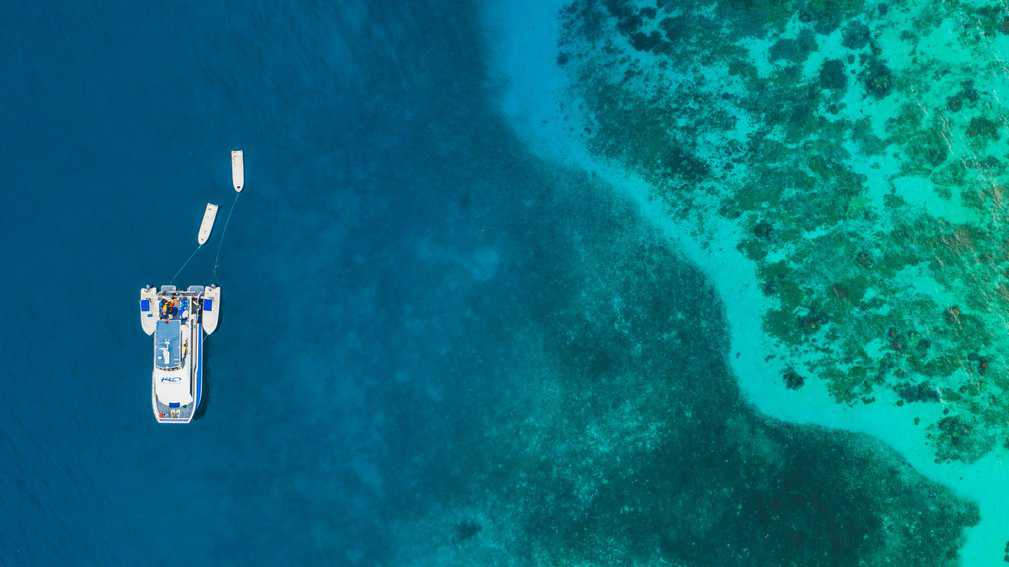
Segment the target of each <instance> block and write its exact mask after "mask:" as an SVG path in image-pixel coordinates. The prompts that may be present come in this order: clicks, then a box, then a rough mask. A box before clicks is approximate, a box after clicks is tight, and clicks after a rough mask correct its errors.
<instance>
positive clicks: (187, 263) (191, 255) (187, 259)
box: [168, 244, 202, 284]
mask: <svg viewBox="0 0 1009 567" xmlns="http://www.w3.org/2000/svg"><path fill="white" fill-rule="evenodd" d="M200 248H202V246H201V245H199V244H197V245H196V248H194V249H193V253H192V254H190V255H189V257H188V258H186V261H185V262H183V263H182V265H181V266H179V269H178V271H177V272H175V275H174V276H172V279H171V280H169V282H168V283H170V284H175V278H177V277H179V274H181V273H182V270H185V269H186V266H188V265H189V262H190V260H192V259H193V256H196V253H197V252H199V251H200Z"/></svg>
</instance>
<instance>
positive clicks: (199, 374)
mask: <svg viewBox="0 0 1009 567" xmlns="http://www.w3.org/2000/svg"><path fill="white" fill-rule="evenodd" d="M197 325H199V323H197ZM196 333H197V334H198V335H199V338H198V339H197V340H196V404H195V405H194V406H193V413H194V414H195V413H196V410H198V409H200V400H201V398H202V396H203V327H202V326H199V327H197V329H196Z"/></svg>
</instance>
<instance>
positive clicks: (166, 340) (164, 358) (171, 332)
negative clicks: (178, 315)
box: [154, 319, 182, 370]
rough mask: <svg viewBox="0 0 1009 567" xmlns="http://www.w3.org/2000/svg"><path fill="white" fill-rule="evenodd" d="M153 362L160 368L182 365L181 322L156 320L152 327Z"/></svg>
mask: <svg viewBox="0 0 1009 567" xmlns="http://www.w3.org/2000/svg"><path fill="white" fill-rule="evenodd" d="M154 364H155V366H157V367H158V368H160V369H161V370H170V369H173V368H179V367H180V366H182V322H181V321H179V320H178V319H172V320H169V321H166V320H160V321H158V325H157V327H155V329H154Z"/></svg>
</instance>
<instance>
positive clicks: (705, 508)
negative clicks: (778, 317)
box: [0, 1, 971, 565]
mask: <svg viewBox="0 0 1009 567" xmlns="http://www.w3.org/2000/svg"><path fill="white" fill-rule="evenodd" d="M478 19H479V16H478V14H477V11H476V8H475V7H473V6H468V5H466V4H464V3H456V2H447V3H438V2H434V1H432V2H409V3H403V2H336V3H308V2H305V3H298V4H297V6H291V5H288V4H275V3H270V2H243V3H238V2H235V3H227V4H224V3H200V4H199V5H197V4H195V3H193V4H181V3H178V4H170V5H165V6H161V7H151V6H143V7H140V6H137V5H135V4H131V3H125V2H124V3H119V4H114V3H102V4H97V5H83V4H76V3H75V4H69V3H68V4H67V5H64V6H45V5H41V4H34V3H17V4H14V5H11V6H7V9H6V11H5V13H4V17H3V18H0V63H2V66H0V68H2V69H3V71H4V75H5V81H4V86H3V90H2V91H0V131H2V132H3V133H4V136H3V137H2V138H0V171H2V172H3V176H2V179H0V194H2V196H3V200H4V205H5V208H4V217H3V222H0V254H2V260H3V265H4V271H3V277H2V278H0V293H2V295H3V297H5V299H6V301H4V305H5V308H4V315H5V316H4V319H3V320H4V323H5V324H4V326H3V331H2V332H0V361H2V362H3V364H4V366H3V371H2V372H0V380H2V384H3V386H4V390H3V391H4V394H3V398H2V400H0V565H49V564H68V563H69V564H93V565H141V564H154V565H169V564H178V563H179V562H183V561H184V562H187V563H191V564H242V565H249V564H263V565H278V564H290V565H305V564H335V565H343V564H348V565H352V564H356V565H406V564H422V565H439V564H460V565H461V564H472V565H526V564H537V563H540V564H543V563H546V564H565V563H570V562H573V561H580V562H583V563H585V564H598V565H610V564H623V563H628V562H630V561H631V560H632V559H633V558H639V562H642V564H643V562H644V561H646V560H651V559H654V558H655V557H656V555H655V554H659V555H661V556H662V557H665V558H668V559H669V560H670V561H673V562H679V563H683V564H697V565H705V564H739V565H753V564H788V563H789V562H791V563H795V564H845V563H846V562H847V563H850V562H851V561H854V559H853V558H858V557H861V556H863V555H865V554H867V553H869V552H871V551H873V550H875V549H876V548H877V547H879V548H886V549H897V552H895V553H904V552H905V551H906V550H910V551H909V552H915V553H921V554H923V555H924V556H929V555H928V554H929V553H932V550H930V549H927V546H928V543H929V542H928V541H926V542H925V543H922V541H925V540H926V539H927V538H924V536H922V537H920V538H919V537H918V535H917V534H914V536H913V537H908V538H906V540H901V541H900V544H899V545H896V546H894V545H893V544H892V542H890V541H889V540H887V539H886V538H887V537H889V536H887V535H886V534H884V531H885V530H884V529H883V527H882V526H884V520H883V519H884V518H886V517H887V515H888V514H892V513H894V510H897V511H898V512H900V513H905V512H906V513H908V514H910V515H912V516H913V520H914V522H915V525H922V526H925V527H926V528H927V529H925V528H923V533H924V532H928V533H930V534H936V533H938V534H941V535H942V545H944V546H946V547H944V548H943V549H941V550H939V551H938V553H946V552H947V551H948V549H947V548H948V547H950V546H954V545H955V542H956V536H957V534H958V533H959V531H958V530H959V528H960V526H961V525H963V524H968V523H969V522H970V512H971V510H970V509H969V508H967V507H965V505H963V503H962V502H958V501H954V500H953V499H952V498H950V496H949V495H948V494H947V493H946V492H944V491H942V490H941V489H937V488H936V487H934V486H932V485H929V484H927V483H925V482H924V481H922V480H921V479H920V478H919V477H916V476H915V475H914V474H913V472H911V471H909V470H908V469H907V467H906V464H904V463H902V462H899V460H898V459H896V458H895V457H894V456H893V455H892V454H891V453H888V452H886V451H884V450H881V449H879V448H878V447H876V446H875V445H871V444H870V445H869V448H866V446H865V443H864V442H863V440H861V438H858V437H855V436H839V437H836V436H831V435H827V434H825V433H823V432H819V431H814V432H808V431H805V430H803V429H801V428H795V427H784V426H782V425H781V424H777V423H772V422H768V421H767V420H765V419H764V418H761V417H759V416H756V415H754V413H753V412H752V410H751V409H750V408H749V407H748V406H746V405H745V403H744V402H743V401H742V400H741V399H740V397H739V393H738V390H737V389H736V386H735V383H734V381H733V378H732V376H731V375H730V374H729V373H728V371H727V370H726V367H725V364H724V355H725V352H724V351H725V348H726V337H725V329H724V322H723V321H722V312H721V308H720V306H719V305H718V301H717V298H715V297H714V296H713V293H712V291H711V290H710V288H709V287H707V285H706V283H705V282H704V281H703V278H702V277H701V276H700V274H698V273H697V272H696V271H695V270H693V269H692V268H690V267H689V266H686V265H685V264H684V263H683V262H682V261H681V259H680V258H679V257H678V256H676V255H675V253H673V252H672V251H671V250H670V249H669V248H668V246H667V245H665V244H664V243H663V242H662V241H661V239H660V238H658V237H657V236H656V234H654V233H653V232H651V231H650V230H649V229H647V228H646V227H644V223H642V222H641V220H640V219H639V218H638V217H637V216H636V215H635V214H634V212H633V210H632V208H631V207H630V206H629V205H628V204H627V203H623V202H621V201H620V200H619V199H617V198H615V197H613V195H612V194H611V193H610V192H608V191H607V190H606V188H605V187H602V186H600V184H599V183H598V182H597V181H595V180H593V179H591V178H590V177H588V176H586V175H583V174H580V173H578V172H571V171H561V170H558V169H556V168H555V167H552V166H549V165H547V164H544V163H542V162H540V161H538V160H536V159H535V158H533V157H532V156H531V155H530V154H529V153H528V152H527V151H526V149H525V148H524V147H522V145H521V144H520V143H518V142H517V141H516V140H515V139H514V137H513V136H512V133H511V131H510V130H509V128H508V127H507V125H506V124H505V123H503V122H502V119H501V117H500V116H499V113H498V112H497V108H498V105H497V102H496V101H497V97H498V95H499V92H498V90H497V89H498V88H499V87H500V85H499V84H498V83H497V82H496V80H495V79H494V78H493V77H490V76H489V75H488V74H487V70H486V64H485V61H486V54H485V53H484V48H483V46H482V36H481V33H480V31H479V26H478ZM546 56H549V57H554V56H555V55H554V54H546ZM235 147H241V148H243V149H244V150H245V160H246V180H247V182H246V190H245V193H243V197H242V199H241V201H240V205H239V207H238V209H237V211H236V212H235V215H234V218H233V220H232V222H231V226H230V229H229V232H228V237H227V243H226V246H225V247H224V250H223V255H222V262H221V269H220V272H219V283H220V284H221V285H222V288H223V311H222V314H223V319H222V322H221V326H220V328H219V329H218V331H217V332H216V333H215V334H214V335H213V336H212V337H210V338H209V339H208V342H207V351H206V357H205V363H206V367H207V387H208V392H207V400H206V404H205V408H204V409H205V412H204V415H203V416H202V417H201V418H200V419H199V420H198V421H196V422H194V423H193V424H191V425H189V426H180V427H169V426H158V425H157V424H156V423H155V422H154V420H153V419H152V416H151V408H150V352H151V351H150V349H151V346H150V342H149V341H150V338H149V337H147V336H146V335H144V334H143V333H142V331H141V329H140V326H139V321H138V316H137V312H136V309H137V294H138V290H139V288H140V287H142V286H143V285H145V284H161V283H165V280H166V279H167V278H170V277H171V275H172V273H173V272H174V271H175V270H176V268H177V267H178V266H179V264H180V263H181V262H182V261H183V260H184V259H185V258H186V256H187V255H188V254H189V252H190V251H191V249H192V246H193V243H194V239H195V233H196V228H197V225H198V223H199V219H200V216H201V214H202V210H203V206H204V203H205V202H207V201H214V202H218V203H219V204H221V205H222V206H224V207H227V206H228V205H229V203H230V201H231V198H232V192H231V187H230V185H231V184H230V171H229V153H228V152H229V150H230V149H232V148H235ZM224 212H226V211H222V214H223V213H224ZM219 227H220V225H219ZM219 237H220V233H218V234H216V235H215V237H214V239H213V240H212V241H211V243H210V245H209V247H208V249H205V250H202V251H201V252H200V253H199V254H198V255H197V257H196V259H195V260H194V261H193V263H192V264H191V265H190V266H189V267H188V268H187V269H186V271H185V272H184V273H183V274H182V276H181V277H180V278H179V282H178V283H180V284H181V285H188V284H190V283H209V279H210V277H211V268H212V264H213V254H214V252H215V246H216V243H217V239H218V238H219ZM628 408H629V409H628ZM642 424H643V425H642ZM653 426H654V427H653ZM653 430H654V431H658V432H659V433H648V434H647V435H645V434H643V433H642V431H653ZM897 472H901V474H900V475H898V474H896V473H897ZM863 477H865V478H870V480H868V481H863V480H862V478H863ZM729 511H731V513H730V512H729ZM930 537H931V536H930ZM915 538H918V539H915ZM614 542H615V543H614ZM909 542H910V543H909ZM888 545H889V546H890V547H886V546H888ZM901 546H903V547H901ZM923 549H924V550H923Z"/></svg>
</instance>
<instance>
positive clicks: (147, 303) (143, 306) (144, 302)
mask: <svg viewBox="0 0 1009 567" xmlns="http://www.w3.org/2000/svg"><path fill="white" fill-rule="evenodd" d="M140 310H141V311H150V310H151V300H150V299H141V300H140Z"/></svg>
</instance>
